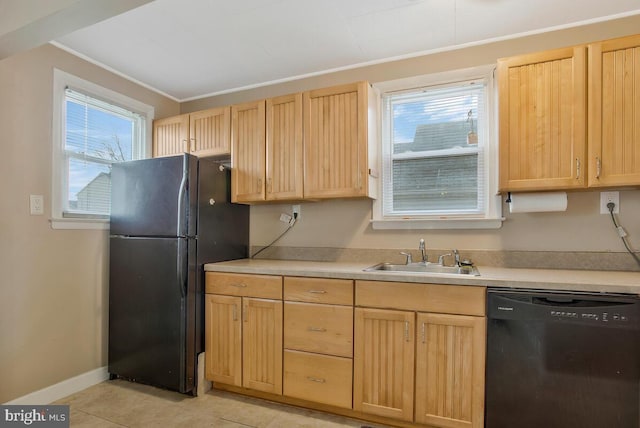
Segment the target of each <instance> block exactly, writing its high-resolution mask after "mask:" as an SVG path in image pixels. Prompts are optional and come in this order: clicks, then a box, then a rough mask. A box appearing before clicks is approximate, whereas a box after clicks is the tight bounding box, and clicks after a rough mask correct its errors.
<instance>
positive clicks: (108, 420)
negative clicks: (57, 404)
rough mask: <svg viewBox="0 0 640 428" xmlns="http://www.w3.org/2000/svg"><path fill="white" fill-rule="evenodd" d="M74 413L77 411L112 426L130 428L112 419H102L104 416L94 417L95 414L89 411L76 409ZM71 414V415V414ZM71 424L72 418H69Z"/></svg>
mask: <svg viewBox="0 0 640 428" xmlns="http://www.w3.org/2000/svg"><path fill="white" fill-rule="evenodd" d="M74 411H76V412H80V413H84V414H85V415H89V416H92V417H94V418H97V419H100V420H102V421H105V422H109V423H110V424H114V425H117V426H119V427H124V428H129V426H128V425H122V424H121V423H118V422H115V421H112V420H110V419H108V418H104V417H102V416H98V415H94V414H93V413H90V412H87V411H85V410H81V409H75V410H74ZM69 414H71V412H69ZM69 422H70V423H71V417H69Z"/></svg>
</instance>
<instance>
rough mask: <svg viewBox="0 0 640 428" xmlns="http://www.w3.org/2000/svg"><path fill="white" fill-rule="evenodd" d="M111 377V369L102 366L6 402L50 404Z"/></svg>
mask: <svg viewBox="0 0 640 428" xmlns="http://www.w3.org/2000/svg"><path fill="white" fill-rule="evenodd" d="M107 379H109V371H108V370H107V367H106V366H104V367H100V368H97V369H95V370H91V371H88V372H86V373H82V374H80V375H78V376H74V377H72V378H70V379H66V380H63V381H62V382H58V383H56V384H55V385H51V386H48V387H46V388H43V389H41V390H38V391H34V392H32V393H30V394H27V395H24V396H22V397H19V398H16V399H15V400H12V401H9V402H7V403H5V404H20V405H37V404H41V405H44V404H50V403H52V402H54V401H57V400H59V399H61V398H64V397H66V396H68V395H71V394H75V393H76V392H78V391H82V390H83V389H86V388H88V387H90V386H93V385H96V384H98V383H100V382H103V381H105V380H107Z"/></svg>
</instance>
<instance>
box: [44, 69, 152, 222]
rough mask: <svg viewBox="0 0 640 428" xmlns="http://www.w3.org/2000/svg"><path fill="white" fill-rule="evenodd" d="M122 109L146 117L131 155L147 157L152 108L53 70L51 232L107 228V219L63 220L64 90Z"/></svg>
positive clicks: (64, 173) (65, 176) (65, 178)
mask: <svg viewBox="0 0 640 428" xmlns="http://www.w3.org/2000/svg"><path fill="white" fill-rule="evenodd" d="M67 87H69V88H72V89H74V90H75V91H77V92H81V93H84V94H86V95H89V96H91V97H94V98H97V99H100V100H104V101H106V102H109V103H112V104H114V105H118V106H120V107H123V108H126V109H128V110H130V111H133V112H136V113H138V114H141V115H142V116H144V117H145V118H146V120H145V126H144V129H142V130H141V133H142V139H143V141H144V144H143V145H142V146H143V147H140V148H139V150H138V151H137V152H134V158H146V157H150V156H151V138H152V135H153V133H152V126H153V118H154V113H155V109H154V108H153V107H152V106H149V105H147V104H145V103H142V102H140V101H137V100H135V99H133V98H130V97H127V96H126V95H122V94H120V93H118V92H115V91H112V90H110V89H107V88H104V87H102V86H100V85H97V84H95V83H92V82H89V81H88V80H84V79H81V78H79V77H77V76H74V75H72V74H69V73H66V72H64V71H62V70H59V69H56V68H54V69H53V122H52V128H53V129H52V132H53V134H52V140H53V151H52V188H51V227H52V228H54V229H105V230H106V229H109V220H108V219H103V218H91V217H90V216H87V217H86V218H83V217H78V218H76V217H74V218H67V217H63V210H64V201H63V198H65V197H66V189H67V187H68V183H67V174H66V168H65V165H64V162H65V159H66V157H65V155H64V152H65V123H66V122H65V119H66V102H65V100H66V94H65V90H66V88H67Z"/></svg>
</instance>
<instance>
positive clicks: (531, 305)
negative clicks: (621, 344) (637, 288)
mask: <svg viewBox="0 0 640 428" xmlns="http://www.w3.org/2000/svg"><path fill="white" fill-rule="evenodd" d="M488 296H489V298H488V299H487V316H488V317H489V318H490V319H491V318H492V319H503V320H518V319H520V320H530V321H544V320H549V321H552V322H553V321H555V322H563V323H565V322H566V323H570V324H585V325H593V326H595V325H597V326H601V327H607V326H611V327H618V328H624V329H634V330H635V329H640V298H638V296H632V295H619V294H618V295H616V294H602V293H577V292H576V293H554V292H545V291H537V290H536V291H534V290H528V291H527V292H522V291H514V290H497V289H491V290H489V292H488Z"/></svg>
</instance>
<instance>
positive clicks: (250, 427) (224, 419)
mask: <svg viewBox="0 0 640 428" xmlns="http://www.w3.org/2000/svg"><path fill="white" fill-rule="evenodd" d="M218 419H220V420H223V421H226V422H231V423H234V424H238V425H242V426H243V427H249V428H258V427H256V426H255V425H247V424H243V423H242V422H238V421H234V420H233V419H227V418H218Z"/></svg>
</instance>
